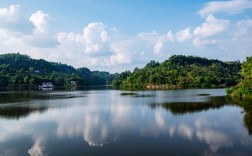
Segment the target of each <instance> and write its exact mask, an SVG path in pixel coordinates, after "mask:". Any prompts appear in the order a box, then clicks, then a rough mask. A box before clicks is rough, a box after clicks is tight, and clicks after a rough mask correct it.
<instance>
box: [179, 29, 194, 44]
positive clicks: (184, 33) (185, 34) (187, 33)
mask: <svg viewBox="0 0 252 156" xmlns="http://www.w3.org/2000/svg"><path fill="white" fill-rule="evenodd" d="M176 38H177V41H179V42H185V41H187V40H189V39H191V38H192V33H191V29H190V28H186V29H184V30H181V31H180V32H178V33H176Z"/></svg>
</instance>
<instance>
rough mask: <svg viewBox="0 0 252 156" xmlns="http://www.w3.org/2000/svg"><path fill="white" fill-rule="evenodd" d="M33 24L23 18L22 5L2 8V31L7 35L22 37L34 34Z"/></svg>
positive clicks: (0, 15)
mask: <svg viewBox="0 0 252 156" xmlns="http://www.w3.org/2000/svg"><path fill="white" fill-rule="evenodd" d="M32 28H33V26H32V24H31V23H30V22H29V21H28V20H27V19H25V18H24V17H23V16H22V11H21V9H20V5H11V6H10V7H9V8H0V30H2V31H4V32H5V34H12V35H15V36H20V35H21V34H22V35H23V34H27V33H28V34H30V33H32Z"/></svg>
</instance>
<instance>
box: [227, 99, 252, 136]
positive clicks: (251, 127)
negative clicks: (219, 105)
mask: <svg viewBox="0 0 252 156" xmlns="http://www.w3.org/2000/svg"><path fill="white" fill-rule="evenodd" d="M227 102H228V103H234V104H236V105H238V106H240V107H242V108H243V109H244V113H245V114H244V118H243V122H244V125H245V127H246V128H247V129H248V133H249V135H252V100H239V99H234V98H232V99H231V98H227Z"/></svg>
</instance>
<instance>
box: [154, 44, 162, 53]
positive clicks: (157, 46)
mask: <svg viewBox="0 0 252 156" xmlns="http://www.w3.org/2000/svg"><path fill="white" fill-rule="evenodd" d="M163 48H164V44H163V43H162V42H157V43H156V44H155V46H154V53H155V54H160V53H161V51H162V50H163Z"/></svg>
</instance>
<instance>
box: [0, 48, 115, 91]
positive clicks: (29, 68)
mask: <svg viewBox="0 0 252 156" xmlns="http://www.w3.org/2000/svg"><path fill="white" fill-rule="evenodd" d="M114 77H115V75H114V74H110V73H108V72H99V71H90V70H89V69H88V68H84V67H83V68H79V69H75V68H74V67H72V66H69V65H66V64H62V63H55V62H48V61H46V60H43V59H39V60H36V59H32V58H30V56H28V55H21V54H19V53H16V54H15V53H14V54H13V53H12V54H3V55H0V87H34V86H38V85H40V84H41V83H42V82H45V81H50V82H52V83H54V85H55V86H58V87H63V86H69V85H71V81H76V82H77V83H78V85H79V86H93V85H106V84H110V83H111V81H112V79H113V78H114Z"/></svg>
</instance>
